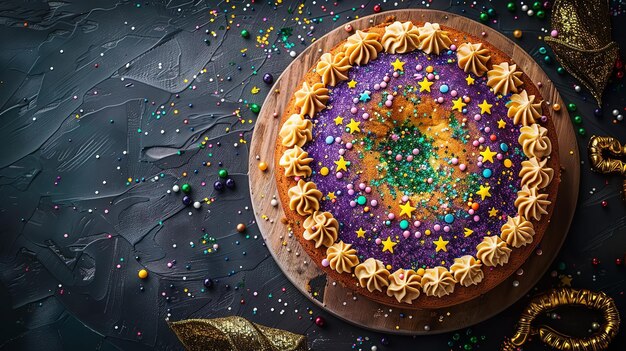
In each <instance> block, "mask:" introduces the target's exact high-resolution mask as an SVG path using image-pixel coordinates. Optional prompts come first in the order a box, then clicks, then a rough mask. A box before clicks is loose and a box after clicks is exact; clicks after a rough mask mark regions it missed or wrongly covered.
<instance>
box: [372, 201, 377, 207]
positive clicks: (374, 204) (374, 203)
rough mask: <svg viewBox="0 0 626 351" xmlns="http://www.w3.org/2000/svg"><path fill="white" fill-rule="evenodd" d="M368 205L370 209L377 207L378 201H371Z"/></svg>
mask: <svg viewBox="0 0 626 351" xmlns="http://www.w3.org/2000/svg"><path fill="white" fill-rule="evenodd" d="M370 205H372V207H376V206H378V201H376V200H372V201H370Z"/></svg>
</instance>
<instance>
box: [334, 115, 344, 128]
mask: <svg viewBox="0 0 626 351" xmlns="http://www.w3.org/2000/svg"><path fill="white" fill-rule="evenodd" d="M341 124H343V117H341V116H337V117H336V118H335V125H336V126H338V125H341Z"/></svg>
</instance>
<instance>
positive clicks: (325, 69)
mask: <svg viewBox="0 0 626 351" xmlns="http://www.w3.org/2000/svg"><path fill="white" fill-rule="evenodd" d="M350 68H352V66H350V60H349V58H348V57H347V56H346V54H345V53H343V52H339V53H337V54H336V55H335V56H333V55H331V54H330V53H328V52H327V53H325V54H324V55H322V57H321V58H320V62H318V63H317V67H316V69H315V70H316V72H317V73H318V74H319V75H320V77H322V83H324V84H328V85H330V86H331V87H334V86H335V85H337V84H338V83H339V82H340V81H342V80H346V79H348V76H347V72H348V70H349V69H350Z"/></svg>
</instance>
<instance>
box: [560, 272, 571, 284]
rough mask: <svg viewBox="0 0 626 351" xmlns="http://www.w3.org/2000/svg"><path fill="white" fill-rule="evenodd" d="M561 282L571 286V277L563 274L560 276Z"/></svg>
mask: <svg viewBox="0 0 626 351" xmlns="http://www.w3.org/2000/svg"><path fill="white" fill-rule="evenodd" d="M561 284H563V285H565V286H572V277H570V276H567V275H564V276H562V277H561Z"/></svg>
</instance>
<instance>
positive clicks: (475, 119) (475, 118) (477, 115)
mask: <svg viewBox="0 0 626 351" xmlns="http://www.w3.org/2000/svg"><path fill="white" fill-rule="evenodd" d="M481 118H482V117H481V116H480V115H479V114H478V113H477V114H475V115H474V121H480V119H481Z"/></svg>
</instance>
